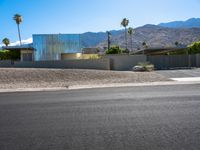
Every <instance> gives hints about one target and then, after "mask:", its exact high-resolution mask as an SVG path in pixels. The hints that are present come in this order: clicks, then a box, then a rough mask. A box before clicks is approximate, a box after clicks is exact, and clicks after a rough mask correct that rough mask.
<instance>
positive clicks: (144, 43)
mask: <svg viewBox="0 0 200 150" xmlns="http://www.w3.org/2000/svg"><path fill="white" fill-rule="evenodd" d="M142 46H143V55H144V50H145V49H147V48H148V45H147V43H146V42H143V43H142Z"/></svg>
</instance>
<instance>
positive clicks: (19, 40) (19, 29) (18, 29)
mask: <svg viewBox="0 0 200 150" xmlns="http://www.w3.org/2000/svg"><path fill="white" fill-rule="evenodd" d="M17 28H18V35H19V42H20V46H21V45H22V40H21V34H20V28H19V24H17Z"/></svg>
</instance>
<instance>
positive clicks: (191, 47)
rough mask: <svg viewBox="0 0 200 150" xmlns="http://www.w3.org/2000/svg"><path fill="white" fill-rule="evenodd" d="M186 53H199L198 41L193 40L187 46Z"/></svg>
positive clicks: (199, 43) (199, 45) (199, 44)
mask: <svg viewBox="0 0 200 150" xmlns="http://www.w3.org/2000/svg"><path fill="white" fill-rule="evenodd" d="M188 53H189V54H198V53H200V41H199V42H194V43H192V44H191V45H189V46H188Z"/></svg>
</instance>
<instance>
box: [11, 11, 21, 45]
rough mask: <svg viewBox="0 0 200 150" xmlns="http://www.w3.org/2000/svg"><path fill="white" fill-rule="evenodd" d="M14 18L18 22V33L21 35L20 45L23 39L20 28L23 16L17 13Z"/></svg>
mask: <svg viewBox="0 0 200 150" xmlns="http://www.w3.org/2000/svg"><path fill="white" fill-rule="evenodd" d="M13 19H14V20H15V22H16V24H17V29H18V35H19V41H20V45H22V40H21V33H20V28H19V25H20V23H22V21H23V18H22V16H21V15H19V14H15V15H14V17H13Z"/></svg>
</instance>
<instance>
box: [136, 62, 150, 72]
mask: <svg viewBox="0 0 200 150" xmlns="http://www.w3.org/2000/svg"><path fill="white" fill-rule="evenodd" d="M133 70H134V71H153V70H154V65H153V64H151V63H150V62H140V63H138V64H137V65H136V66H134V67H133Z"/></svg>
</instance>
